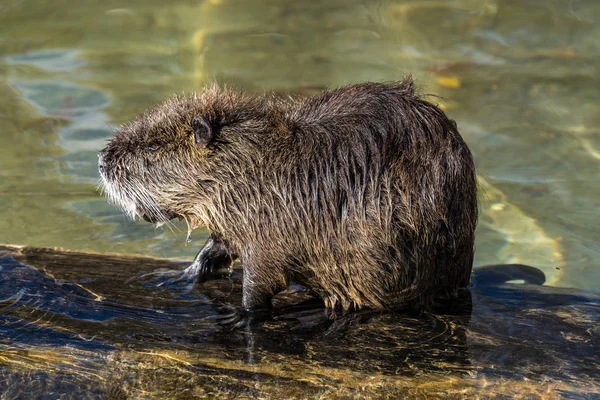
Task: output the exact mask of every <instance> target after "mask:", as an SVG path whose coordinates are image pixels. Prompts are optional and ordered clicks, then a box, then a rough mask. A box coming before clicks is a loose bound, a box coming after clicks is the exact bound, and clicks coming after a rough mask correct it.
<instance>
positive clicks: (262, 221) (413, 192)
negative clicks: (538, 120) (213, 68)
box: [99, 78, 477, 311]
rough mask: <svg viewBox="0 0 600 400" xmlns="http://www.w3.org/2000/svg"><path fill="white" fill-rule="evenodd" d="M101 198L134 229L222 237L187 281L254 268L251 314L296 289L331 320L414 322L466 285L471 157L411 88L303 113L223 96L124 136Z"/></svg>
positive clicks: (247, 273) (195, 101) (179, 107)
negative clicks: (394, 315) (419, 312)
mask: <svg viewBox="0 0 600 400" xmlns="http://www.w3.org/2000/svg"><path fill="white" fill-rule="evenodd" d="M99 169H100V173H101V180H102V189H103V191H104V192H105V194H106V195H107V196H108V197H109V199H110V200H112V202H113V203H116V204H117V205H120V206H121V207H122V208H123V209H124V210H125V211H126V212H127V213H128V214H129V215H131V216H132V217H134V216H135V215H138V216H141V217H143V218H144V219H145V220H147V221H149V222H153V223H164V222H167V221H169V220H170V219H172V218H175V217H179V218H183V219H185V220H186V221H187V223H188V227H189V230H191V229H194V228H196V227H198V226H206V227H207V228H208V229H209V230H210V231H211V232H212V234H211V236H210V238H209V239H208V241H207V242H206V244H205V246H204V248H203V249H202V250H201V251H200V253H199V254H198V256H197V257H196V259H195V260H194V262H193V264H192V265H191V266H190V267H189V268H188V269H187V273H188V274H191V275H195V276H196V277H197V279H198V280H199V281H202V280H204V279H206V278H207V277H208V276H209V275H210V274H211V272H212V271H213V270H214V268H216V267H218V266H227V265H230V264H231V263H232V262H233V261H234V260H235V259H236V258H239V259H240V260H241V262H242V264H243V304H242V305H243V310H246V311H252V310H256V309H263V308H265V307H266V308H268V307H269V305H270V300H271V299H272V297H273V296H274V295H275V294H276V293H277V292H278V291H280V290H282V289H284V288H286V287H287V286H288V283H289V282H290V281H294V282H297V283H300V284H302V285H304V286H306V287H307V288H309V289H310V290H311V291H312V292H314V293H315V294H317V295H318V296H319V297H320V298H322V299H323V301H324V303H325V306H326V307H327V308H328V309H330V310H342V311H345V310H356V309H360V308H362V307H367V308H369V309H393V308H398V307H400V308H403V307H410V308H413V309H414V308H415V307H416V308H419V307H421V306H427V305H428V304H431V303H432V302H433V300H434V299H436V298H439V297H443V298H446V297H451V296H454V295H456V293H457V291H458V289H461V288H465V287H467V286H468V284H469V277H470V273H471V269H472V262H473V244H474V243H473V242H474V231H475V225H476V222H477V190H476V189H477V184H476V177H475V167H474V163H473V158H472V155H471V152H470V150H469V148H468V147H467V145H466V144H465V142H464V141H463V139H462V138H461V136H460V134H459V133H458V131H457V127H456V123H455V122H454V121H452V120H450V119H448V118H447V116H446V115H445V114H444V112H443V111H442V110H441V109H440V108H438V107H437V106H435V105H433V104H432V103H429V102H427V101H425V100H424V99H423V98H422V97H421V96H420V95H419V93H418V92H417V91H416V90H415V88H414V83H413V81H412V79H411V78H406V79H404V80H403V81H401V82H396V83H391V84H384V83H361V84H356V85H350V86H346V87H343V88H338V89H333V90H328V91H325V92H323V93H322V94H320V95H316V96H313V97H308V98H287V99H283V98H278V97H275V96H274V95H270V94H266V95H261V96H251V95H247V94H244V93H243V92H241V91H235V90H230V89H222V88H219V87H218V86H212V87H209V88H207V89H205V90H204V91H203V92H202V93H200V94H193V95H191V96H188V97H177V96H176V97H173V98H171V99H169V100H167V101H165V102H164V103H162V104H159V105H157V106H155V107H154V108H151V109H149V110H147V111H146V112H144V113H143V114H141V115H140V116H139V117H137V118H136V119H135V120H133V121H131V122H129V123H126V124H125V125H123V126H121V127H120V129H119V130H118V131H117V133H116V135H115V137H114V138H113V139H112V141H111V142H110V143H109V144H108V146H107V147H106V148H105V149H103V150H102V151H101V152H100V154H99Z"/></svg>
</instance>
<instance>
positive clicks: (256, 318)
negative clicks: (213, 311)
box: [214, 306, 271, 331]
mask: <svg viewBox="0 0 600 400" xmlns="http://www.w3.org/2000/svg"><path fill="white" fill-rule="evenodd" d="M270 317H271V310H269V309H266V308H264V309H263V308H261V309H254V310H246V309H243V308H235V307H232V306H222V307H221V308H220V309H219V315H217V316H216V317H214V319H215V320H216V321H217V323H218V324H219V325H220V326H221V327H222V328H223V329H225V330H230V331H234V330H238V329H242V328H246V327H249V326H251V325H254V324H256V323H259V322H262V321H265V320H267V319H269V318H270Z"/></svg>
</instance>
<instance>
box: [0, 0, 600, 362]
mask: <svg viewBox="0 0 600 400" xmlns="http://www.w3.org/2000/svg"><path fill="white" fill-rule="evenodd" d="M599 19H600V3H598V2H597V1H596V0H579V1H577V0H571V1H536V0H527V1H517V0H514V1H500V0H496V1H493V0H453V1H435V0H433V1H402V2H401V1H365V0H362V1H357V0H350V1H349V0H344V1H342V0H332V1H328V2H313V1H295V2H286V1H282V0H278V1H276V0H253V1H250V0H238V1H231V0H210V1H203V2H202V1H193V2H192V1H183V0H174V1H171V2H169V4H168V6H166V5H165V4H164V2H159V1H154V0H152V1H136V2H128V3H127V4H126V5H124V4H123V3H122V2H116V1H105V2H94V1H63V2H50V1H41V0H39V1H34V0H29V1H17V0H5V1H4V2H2V4H0V91H1V93H2V94H3V95H2V96H0V129H1V136H0V137H1V138H2V145H1V146H0V212H2V215H3V218H0V243H10V244H18V245H29V246H50V247H54V246H57V247H62V248H66V249H72V250H89V251H97V252H102V253H122V254H141V255H151V256H161V257H175V258H180V259H191V258H192V257H193V255H194V254H195V253H196V251H197V250H198V247H199V246H200V245H201V244H202V243H203V241H204V239H205V238H206V237H207V232H206V231H201V230H197V231H195V232H194V233H193V234H192V239H193V241H192V243H190V244H186V243H185V242H186V228H185V226H183V225H177V226H176V229H175V230H174V232H171V231H170V230H168V229H167V230H162V229H155V228H154V227H153V226H151V225H150V224H146V223H144V222H139V221H138V222H135V223H134V222H132V221H128V220H127V219H126V218H124V217H123V216H122V214H121V213H120V212H119V211H118V210H116V209H114V208H113V207H111V206H110V205H108V204H107V203H106V201H105V200H104V199H102V198H100V197H99V195H98V194H97V191H96V182H97V177H98V174H97V166H96V162H97V157H96V153H97V151H98V150H99V149H101V148H102V147H103V146H104V143H105V141H106V140H107V139H109V138H110V137H111V135H112V133H111V132H112V130H113V129H114V128H115V127H116V126H118V124H120V123H122V122H124V121H126V120H128V119H130V118H132V117H133V116H134V115H136V114H137V113H139V112H141V111H142V110H143V109H145V108H146V107H148V106H150V105H152V104H154V103H156V102H158V101H160V100H162V99H164V98H165V97H167V96H169V95H171V94H173V93H182V92H190V91H193V90H199V89H200V88H201V87H202V85H203V84H205V83H209V82H212V81H215V80H216V81H219V82H222V83H226V84H229V85H234V86H239V87H243V88H245V89H247V90H249V91H253V92H260V91H263V90H265V89H270V90H276V91H286V90H288V91H292V92H300V93H312V92H315V91H318V90H319V89H320V88H323V87H327V86H338V85H343V84H347V83H351V82H358V81H364V80H378V81H386V80H394V79H399V78H401V77H402V76H403V75H404V74H406V73H411V74H413V75H414V76H415V78H416V80H417V82H418V83H419V84H420V86H421V87H422V88H423V90H424V91H425V92H428V93H433V94H436V95H439V96H441V97H440V98H439V99H438V100H437V101H439V102H440V103H441V104H442V106H443V107H444V108H445V109H446V111H447V113H448V114H449V115H450V116H451V117H452V118H454V119H455V120H456V121H457V123H458V126H459V128H460V130H461V133H462V134H463V136H464V138H465V140H466V141H467V143H468V144H469V146H470V147H471V149H472V150H473V153H474V155H475V160H476V164H477V167H478V172H479V175H480V178H481V184H482V188H483V189H484V190H483V192H484V194H483V196H482V199H481V218H480V222H479V227H478V231H477V242H476V259H475V266H481V265H486V264H506V263H522V264H527V265H532V266H535V267H536V268H538V269H540V270H541V271H543V272H544V274H545V276H546V285H549V286H554V287H568V288H575V289H584V290H589V291H598V290H600V289H599V288H600V284H599V283H600V268H599V266H598V259H599V258H600V257H599V255H600V245H599V243H600V228H599V227H598V226H599V223H600V218H599V215H600V213H599V212H598V207H599V205H600V200H599V199H600V184H599V183H598V176H600V168H599V166H600V128H598V127H599V126H600V91H599V90H598V87H600V84H599V79H598V78H599V70H598V65H600V44H599V43H600V26H599V25H598V24H597V21H598V20H599ZM147 271H148V270H147ZM106 272H107V273H111V272H112V273H115V274H116V272H117V271H114V270H111V269H110V268H108V270H107V271H106ZM133 274H134V273H133V271H132V275H133ZM90 276H94V275H93V273H91V272H90ZM79 279H84V280H85V277H81V276H80V277H79ZM90 279H92V278H90ZM124 279H127V278H125V277H124ZM114 295H115V293H112V296H114ZM113 300H115V299H114V298H113ZM115 301H116V300H115ZM166 335H167V336H168V335H169V333H167V334H166ZM108 342H109V343H110V340H109V341H108ZM0 358H1V357H0Z"/></svg>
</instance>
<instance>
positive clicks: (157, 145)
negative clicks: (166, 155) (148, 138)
mask: <svg viewBox="0 0 600 400" xmlns="http://www.w3.org/2000/svg"><path fill="white" fill-rule="evenodd" d="M158 149H160V143H158V142H152V143H150V144H149V145H148V150H150V151H156V150H158Z"/></svg>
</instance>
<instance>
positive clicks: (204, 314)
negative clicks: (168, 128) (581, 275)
mask: <svg viewBox="0 0 600 400" xmlns="http://www.w3.org/2000/svg"><path fill="white" fill-rule="evenodd" d="M0 250H4V251H2V252H0V274H1V275H2V280H0V390H1V392H0V393H4V395H5V396H7V397H8V398H18V397H34V398H46V397H48V398H55V397H56V396H55V394H56V393H69V395H70V396H71V397H72V398H85V397H89V398H98V397H106V398H127V397H140V396H142V397H161V398H170V397H198V396H199V397H202V396H206V397H212V396H222V397H235V396H250V397H275V396H277V397H286V398H290V397H292V398H305V397H315V396H325V397H333V398H336V397H340V398H342V397H347V396H359V395H360V396H366V397H372V396H383V397H385V396H391V397H394V396H412V397H446V396H451V397H452V396H455V397H461V396H464V395H469V394H475V393H477V394H480V395H481V394H484V395H485V394H487V395H492V394H494V393H505V394H506V393H508V394H509V395H510V394H511V393H513V394H521V395H523V394H528V393H529V394H531V395H534V394H535V395H542V394H544V393H545V394H546V395H547V394H548V393H550V394H551V395H550V396H548V397H559V396H565V397H573V396H576V397H581V398H592V397H594V396H595V395H596V394H597V393H598V383H597V382H598V379H600V368H599V365H598V357H597V354H598V350H599V349H600V347H599V343H598V334H599V333H600V332H599V328H598V323H597V322H598V321H597V320H598V315H599V314H598V310H599V309H600V302H599V296H598V295H596V294H591V293H587V292H583V291H576V290H567V289H559V288H551V287H545V286H541V285H542V284H543V283H544V275H543V273H542V272H541V271H539V270H537V269H536V268H533V267H529V266H524V265H494V266H487V267H482V268H479V269H476V270H475V272H474V275H473V286H472V288H471V290H470V291H465V292H464V293H463V294H462V295H461V296H460V298H459V299H457V300H456V301H454V302H451V303H449V304H444V305H443V306H441V305H440V306H437V307H435V308H434V310H432V311H430V312H424V313H421V314H419V315H411V314H378V315H366V317H365V318H363V320H362V321H360V322H359V321H355V322H354V323H351V324H346V325H343V324H341V325H340V326H337V327H336V328H334V329H332V327H331V326H327V325H317V326H315V327H311V326H309V324H306V323H304V324H299V323H298V316H301V317H306V316H310V315H319V314H321V315H322V313H323V309H322V306H321V305H320V303H317V302H314V301H313V302H312V303H311V302H310V301H308V302H307V300H309V297H308V294H307V293H306V292H303V291H302V290H298V288H295V289H296V290H288V291H286V292H284V293H283V294H282V295H278V297H277V298H276V301H275V304H274V307H275V313H276V314H277V315H278V317H277V318H276V319H275V320H270V321H267V322H264V323H260V324H255V325H253V326H251V327H250V328H246V329H245V330H240V331H234V332H227V331H223V330H222V329H220V327H219V325H218V324H217V322H216V321H215V316H216V315H217V313H218V311H217V310H218V309H219V306H220V305H221V304H232V305H236V304H239V302H240V296H241V283H240V272H239V271H237V270H235V271H234V272H233V273H232V274H231V275H229V276H227V277H225V278H221V279H215V280H212V281H209V282H206V283H203V284H202V285H200V286H198V287H194V286H193V285H190V284H189V282H185V281H179V282H175V283H173V282H172V281H171V283H169V282H170V281H169V280H168V279H167V280H165V279H164V278H165V277H168V276H171V275H172V273H171V272H172V271H174V270H180V269H181V267H182V266H183V265H184V264H181V263H176V262H169V261H164V260H157V259H150V258H132V257H121V256H106V255H98V254H85V253H69V252H61V251H56V250H50V249H35V248H17V247H9V246H5V247H3V248H0ZM169 271H171V272H169ZM517 280H521V281H524V282H525V283H523V284H512V283H507V282H508V281H517ZM307 304H308V306H307ZM300 319H301V320H302V318H300ZM309 320H310V318H309ZM34 382H36V383H35V384H34ZM51 393H54V395H52V394H51Z"/></svg>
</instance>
